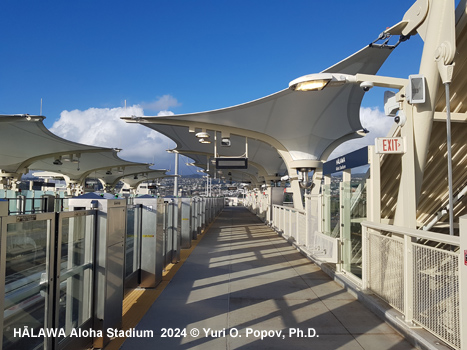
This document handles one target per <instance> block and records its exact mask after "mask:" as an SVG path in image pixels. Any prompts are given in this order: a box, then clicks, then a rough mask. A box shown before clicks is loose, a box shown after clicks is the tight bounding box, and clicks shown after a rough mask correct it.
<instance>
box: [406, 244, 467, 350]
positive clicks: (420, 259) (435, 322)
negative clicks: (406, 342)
mask: <svg viewBox="0 0 467 350" xmlns="http://www.w3.org/2000/svg"><path fill="white" fill-rule="evenodd" d="M413 253H414V279H415V283H414V300H415V305H414V321H415V322H417V323H418V324H420V325H421V326H423V327H424V328H426V329H427V330H429V331H430V332H432V333H433V334H435V335H436V336H437V337H439V338H441V339H442V340H444V341H445V342H447V343H448V344H450V345H451V346H454V347H455V348H457V349H460V324H459V273H458V263H459V261H458V259H459V256H458V254H456V253H453V252H450V251H446V250H441V249H436V248H432V247H428V246H425V245H420V244H416V243H414V244H413ZM464 331H465V330H464Z"/></svg>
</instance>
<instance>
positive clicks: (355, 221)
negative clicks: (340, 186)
mask: <svg viewBox="0 0 467 350" xmlns="http://www.w3.org/2000/svg"><path fill="white" fill-rule="evenodd" d="M366 201H367V188H366V181H365V180H363V181H361V182H357V181H352V198H351V202H350V221H351V232H352V258H351V259H352V262H351V264H352V266H351V272H352V273H353V274H354V275H356V276H358V277H360V278H361V277H362V225H361V223H362V221H365V220H366V219H367V212H366V209H367V207H366Z"/></svg>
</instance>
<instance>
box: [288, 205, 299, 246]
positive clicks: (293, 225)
mask: <svg viewBox="0 0 467 350" xmlns="http://www.w3.org/2000/svg"><path fill="white" fill-rule="evenodd" d="M289 215H290V216H289V219H290V232H289V236H291V237H293V239H294V241H295V242H296V241H297V212H296V211H295V210H291V211H290V214H289Z"/></svg>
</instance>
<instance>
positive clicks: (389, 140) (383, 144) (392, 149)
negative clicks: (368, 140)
mask: <svg viewBox="0 0 467 350" xmlns="http://www.w3.org/2000/svg"><path fill="white" fill-rule="evenodd" d="M375 151H376V153H378V154H403V153H405V142H404V138H402V137H378V138H376V139H375Z"/></svg>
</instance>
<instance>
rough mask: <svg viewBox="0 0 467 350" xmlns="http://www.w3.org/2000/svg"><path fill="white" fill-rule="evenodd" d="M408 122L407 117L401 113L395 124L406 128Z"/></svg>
mask: <svg viewBox="0 0 467 350" xmlns="http://www.w3.org/2000/svg"><path fill="white" fill-rule="evenodd" d="M406 121H407V117H406V116H405V114H404V113H402V112H399V115H397V116H396V117H395V118H394V122H395V123H396V124H397V125H399V126H404V125H405V122H406Z"/></svg>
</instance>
